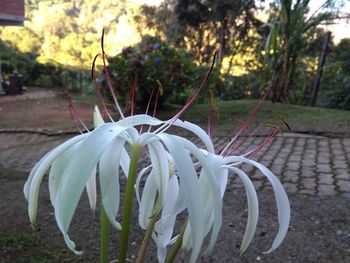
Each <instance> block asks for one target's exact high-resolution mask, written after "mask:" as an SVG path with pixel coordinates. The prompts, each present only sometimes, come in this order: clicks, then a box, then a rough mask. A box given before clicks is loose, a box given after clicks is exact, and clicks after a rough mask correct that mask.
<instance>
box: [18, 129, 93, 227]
mask: <svg viewBox="0 0 350 263" xmlns="http://www.w3.org/2000/svg"><path fill="white" fill-rule="evenodd" d="M87 135H88V134H82V135H78V136H76V137H73V138H72V139H70V140H68V141H66V142H64V143H63V144H61V145H59V146H57V147H56V148H54V149H53V150H51V151H50V152H49V153H47V154H46V155H45V156H44V157H43V158H42V159H41V160H40V161H39V162H38V164H37V165H35V166H34V168H33V169H32V171H31V172H30V175H29V177H28V179H27V181H26V183H25V185H24V188H23V191H24V194H25V197H26V198H27V200H28V214H29V218H30V222H31V223H32V225H35V224H36V214H37V209H38V198H39V188H40V184H41V181H42V178H43V176H44V175H45V173H46V172H47V170H48V169H49V168H50V166H51V164H52V163H53V161H54V160H55V159H56V158H57V157H58V156H60V154H61V153H63V152H64V151H65V150H67V149H68V148H69V147H71V146H72V145H74V144H76V143H78V142H79V141H81V140H83V139H84V138H86V136H87Z"/></svg>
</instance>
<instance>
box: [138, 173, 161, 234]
mask: <svg viewBox="0 0 350 263" xmlns="http://www.w3.org/2000/svg"><path fill="white" fill-rule="evenodd" d="M156 194H157V186H156V183H155V179H154V172H153V170H152V172H151V174H150V175H149V176H148V177H147V180H146V183H145V187H144V189H143V192H142V198H141V203H140V212H139V224H140V227H141V228H142V229H147V226H148V223H149V221H150V218H151V216H152V215H153V212H154V203H155V199H156Z"/></svg>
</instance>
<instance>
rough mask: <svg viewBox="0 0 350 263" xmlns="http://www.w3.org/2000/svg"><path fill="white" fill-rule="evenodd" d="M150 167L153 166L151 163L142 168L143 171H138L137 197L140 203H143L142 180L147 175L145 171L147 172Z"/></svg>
mask: <svg viewBox="0 0 350 263" xmlns="http://www.w3.org/2000/svg"><path fill="white" fill-rule="evenodd" d="M150 168H152V166H151V165H149V166H146V167H144V168H142V169H141V171H140V172H139V173H138V175H137V178H136V182H135V194H136V199H137V202H138V203H139V205H141V197H140V184H141V180H142V177H143V176H144V175H145V173H146V172H147V171H148V170H149V169H150Z"/></svg>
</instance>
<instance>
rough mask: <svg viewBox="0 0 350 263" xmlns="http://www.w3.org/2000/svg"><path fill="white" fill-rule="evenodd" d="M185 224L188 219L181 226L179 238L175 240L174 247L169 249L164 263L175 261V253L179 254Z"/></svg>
mask: <svg viewBox="0 0 350 263" xmlns="http://www.w3.org/2000/svg"><path fill="white" fill-rule="evenodd" d="M187 222H188V218H187V219H186V222H185V224H184V225H183V226H182V229H181V232H180V234H179V237H178V238H177V240H176V242H175V244H174V246H173V247H172V248H171V250H170V252H169V255H168V256H167V258H166V260H165V263H172V262H174V260H175V257H176V255H177V253H179V250H180V248H181V245H182V240H183V237H184V234H185V230H186V226H187Z"/></svg>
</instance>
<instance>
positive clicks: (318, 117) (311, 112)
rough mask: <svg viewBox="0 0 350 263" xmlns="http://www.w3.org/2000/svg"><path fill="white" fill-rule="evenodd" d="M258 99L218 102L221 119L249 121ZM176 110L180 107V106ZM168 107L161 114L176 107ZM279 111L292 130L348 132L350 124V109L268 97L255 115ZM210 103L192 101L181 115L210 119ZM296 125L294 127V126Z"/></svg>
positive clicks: (272, 116) (267, 115) (268, 117)
mask: <svg viewBox="0 0 350 263" xmlns="http://www.w3.org/2000/svg"><path fill="white" fill-rule="evenodd" d="M257 103H258V101H257V100H233V101H223V102H219V103H218V107H219V116H220V118H219V123H220V124H228V125H240V123H241V122H242V121H246V120H247V118H248V116H249V114H250V113H251V111H252V109H253V108H254V107H255V105H257ZM176 110H179V108H178V109H176ZM176 110H175V109H173V110H172V111H166V112H164V113H162V114H161V116H162V117H169V116H171V115H172V114H174V112H175V111H176ZM276 114H279V115H281V116H282V117H283V118H284V119H285V120H286V122H287V123H288V124H289V125H290V126H291V128H292V130H296V131H300V130H301V131H307V132H311V133H312V132H314V131H316V132H320V131H322V129H324V130H325V132H335V133H338V132H339V133H344V132H345V133H346V132H347V129H348V128H349V126H350V111H342V110H335V109H327V108H319V107H308V106H300V105H292V104H282V103H275V104H273V103H272V102H270V101H265V102H264V103H263V105H262V106H261V107H260V108H259V110H258V112H257V115H256V117H255V119H254V121H255V122H258V123H262V122H264V121H268V122H273V119H275V120H277V118H276V117H275V116H276ZM207 116H208V104H195V105H192V106H191V107H190V108H189V109H188V110H187V111H186V112H185V113H184V115H183V116H182V118H181V119H185V120H188V121H192V122H195V123H201V124H204V123H206V122H207V118H208V117H207ZM293 128H294V129H293Z"/></svg>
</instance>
